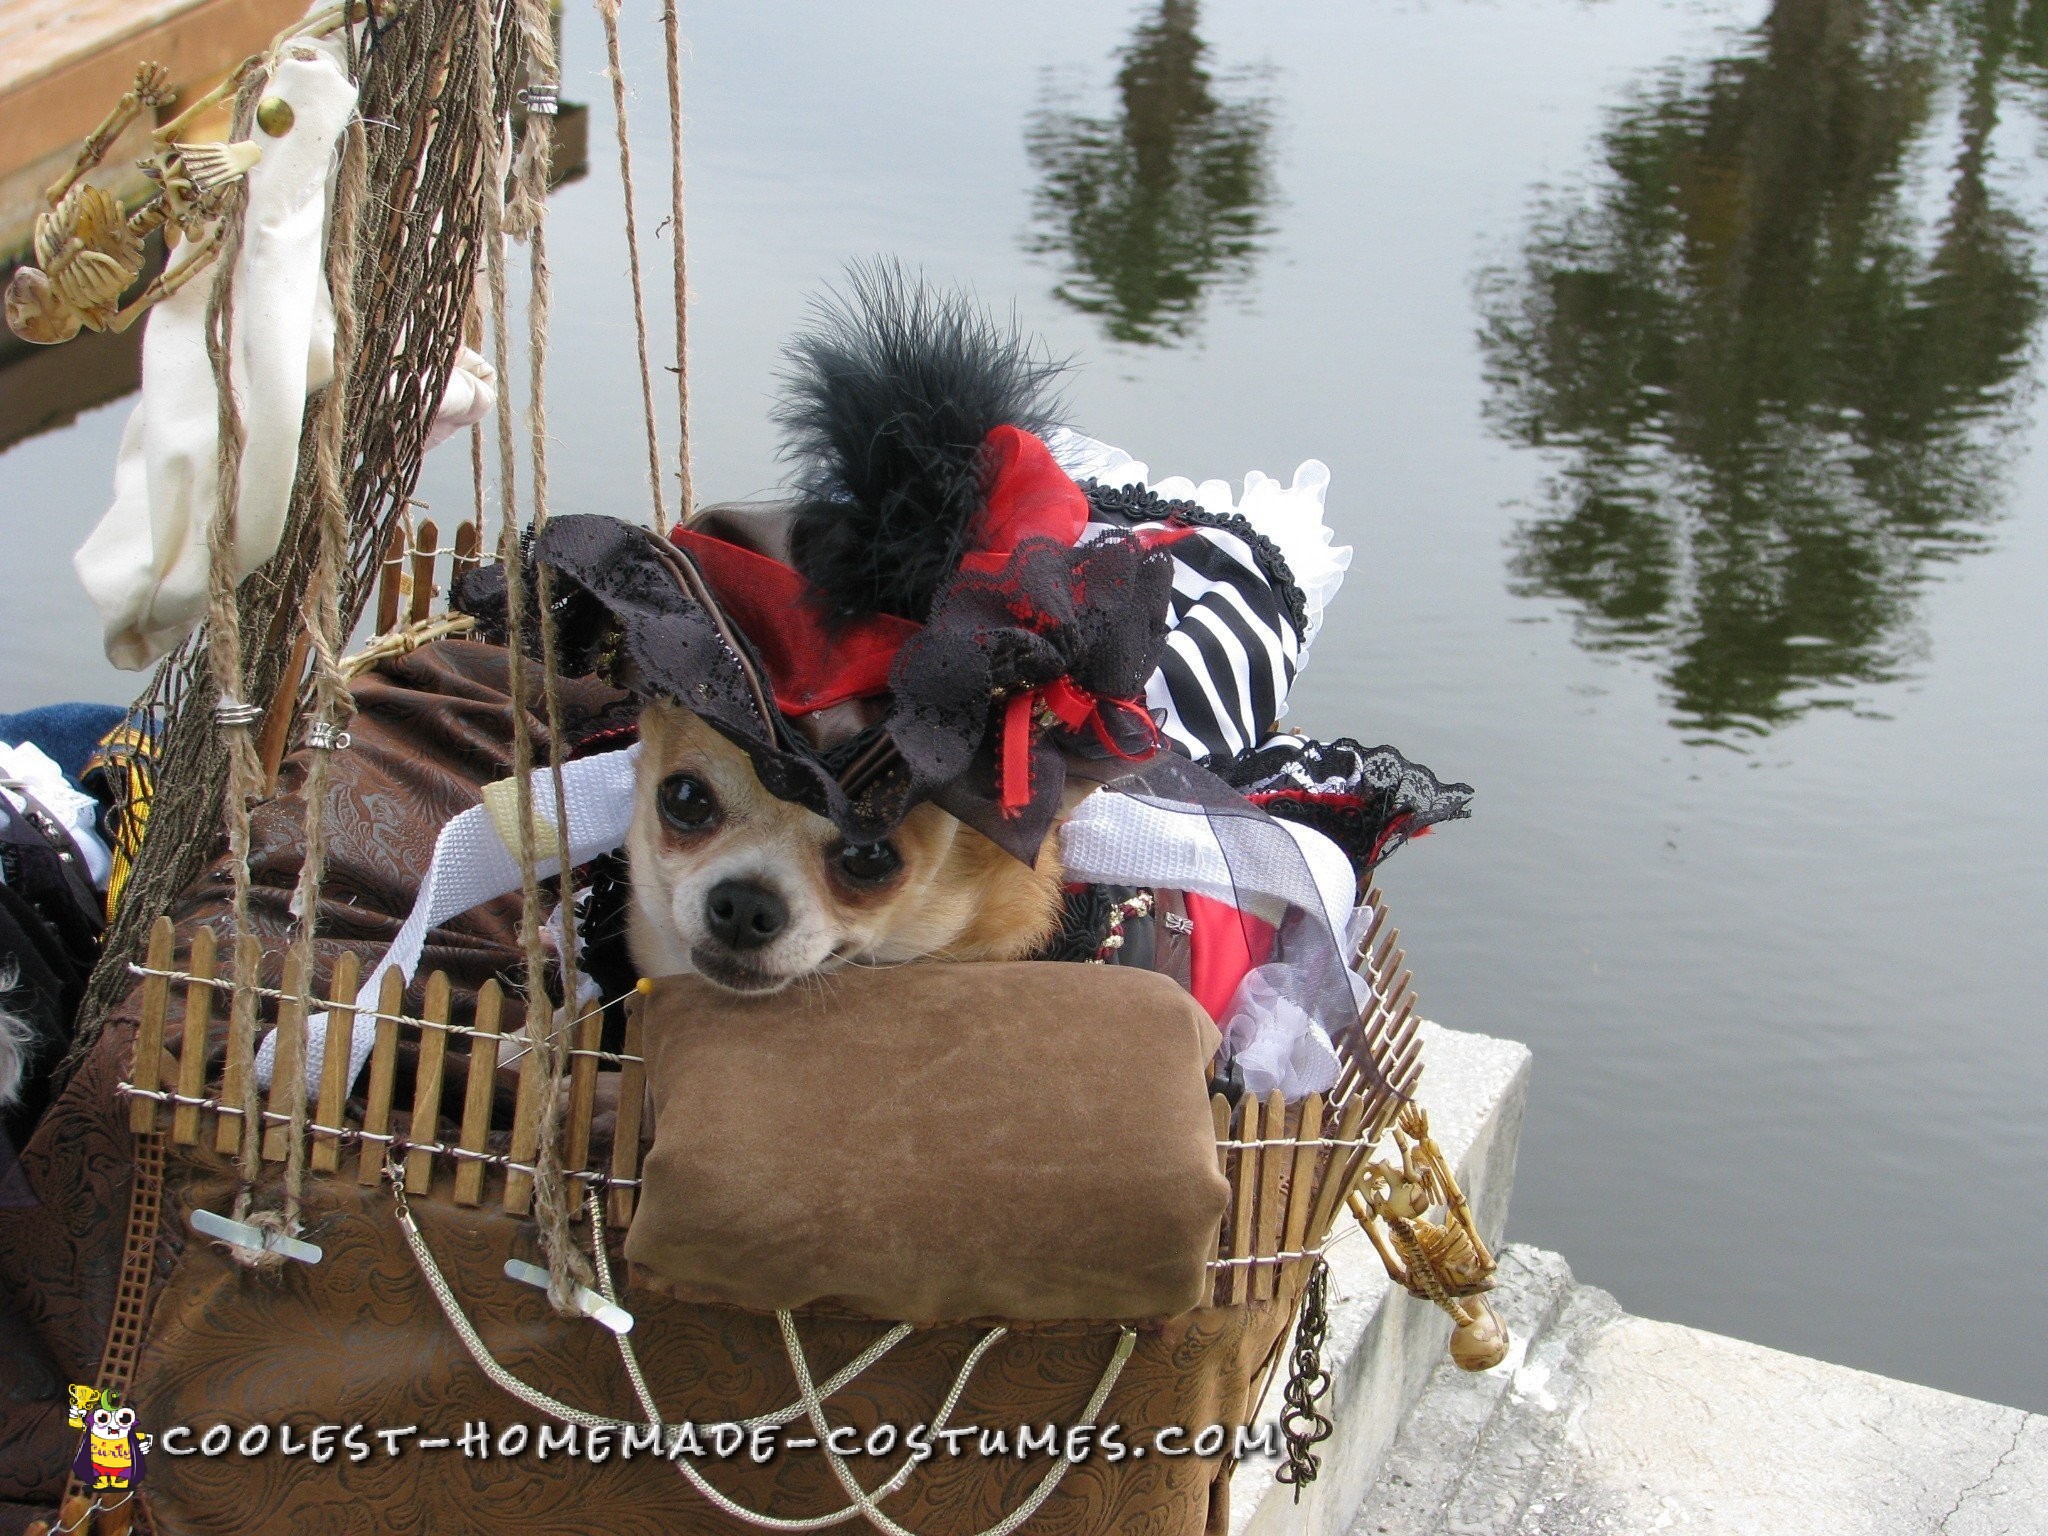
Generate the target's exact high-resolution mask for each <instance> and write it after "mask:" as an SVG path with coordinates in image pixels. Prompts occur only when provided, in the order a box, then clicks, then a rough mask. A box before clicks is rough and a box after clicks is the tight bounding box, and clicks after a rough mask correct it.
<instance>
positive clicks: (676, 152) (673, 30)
mask: <svg viewBox="0 0 2048 1536" xmlns="http://www.w3.org/2000/svg"><path fill="white" fill-rule="evenodd" d="M679 3H680V0H664V3H663V5H662V8H661V25H662V32H663V34H664V37H665V40H666V42H667V44H668V48H667V53H668V158H669V216H668V217H669V230H668V233H669V250H670V252H671V253H672V255H673V257H674V267H675V279H676V419H677V421H678V423H679V424H680V427H681V432H682V440H681V442H680V443H679V444H678V445H677V448H676V459H677V462H678V478H679V480H680V485H679V487H678V490H677V497H676V500H677V506H676V521H677V522H679V523H687V522H688V521H689V520H690V514H691V513H692V512H694V511H696V509H697V494H696V484H695V481H694V480H693V478H692V476H691V472H690V302H689V299H690V295H689V286H690V285H689V266H688V263H687V261H686V260H685V259H684V258H685V255H686V253H687V250H688V247H687V246H686V245H685V244H684V241H683V32H682V19H681V17H679V16H678V15H677V14H676V7H677V5H678V4H679Z"/></svg>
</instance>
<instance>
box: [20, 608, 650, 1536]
mask: <svg viewBox="0 0 2048 1536" xmlns="http://www.w3.org/2000/svg"><path fill="white" fill-rule="evenodd" d="M354 691H355V696H356V706H357V710H358V713H357V714H356V715H355V717H354V718H353V719H352V720H351V721H350V722H349V732H350V735H351V737H352V738H353V745H352V746H351V747H350V749H349V750H348V751H346V752H342V753H339V754H337V756H336V758H335V761H334V764H333V772H332V774H331V776H330V778H329V781H328V782H329V785H330V788H331V793H330V796H329V800H328V818H327V826H328V838H329V846H328V863H327V878H326V882H325V886H324V892H323V897H322V901H321V906H320V922H319V934H320V937H319V944H318V949H319V966H318V981H319V984H320V985H323V986H324V985H325V983H326V979H327V976H328V974H329V970H330V968H331V966H332V964H333V962H334V961H335V959H336V958H338V956H339V955H340V953H341V951H342V950H343V949H344V948H348V949H353V950H355V951H356V952H357V954H359V955H360V956H362V957H363V958H364V960H366V961H367V960H369V959H371V958H373V957H374V956H376V955H379V954H381V953H382V952H383V949H384V947H385V946H386V945H387V944H388V943H389V942H390V940H391V938H392V936H393V935H394V934H396V932H397V930H398V927H399V925H400V923H402V922H403V921H404V917H405V914H406V912H407V911H408V910H410V908H411V906H412V900H413V893H414V892H415V891H416V890H417V889H418V887H419V882H420V879H421V877H422V876H423V875H424V874H425V872H426V868H427V864H428V861H429V859H430V858H431V857H432V854H433V847H434V838H435V836H436V834H437V833H438V831H439V829H440V826H441V824H442V822H443V821H445V820H446V819H447V818H448V817H449V816H452V815H454V814H455V813H456V812H457V811H460V810H463V809H466V808H467V807H469V806H471V805H474V804H476V803H477V802H478V800H479V798H480V796H479V789H480V787H481V786H482V785H483V784H485V783H488V782H490V781H491V780H494V779H500V778H503V777H505V776H506V775H507V774H509V773H510V772H511V748H510V743H511V736H512V712H511V710H512V703H511V697H510V695H509V693H508V691H507V678H506V666H505V653H504V651H503V650H501V649H499V648H498V647H495V646H488V645H476V644H471V643H469V642H466V641H445V642H442V643H440V644H438V645H433V646H429V647H427V648H425V649H423V650H421V651H418V652H416V653H415V654H413V655H411V656H407V657H403V658H400V659H398V660H395V661H391V662H387V663H385V664H384V665H383V666H381V667H380V668H379V669H378V670H377V671H375V672H372V673H370V674H368V675H366V676H365V677H363V678H361V679H359V680H358V681H357V683H356V684H355V689H354ZM563 702H564V704H565V706H566V716H567V718H566V719H565V721H564V728H565V730H567V731H569V732H571V733H573V734H575V735H578V736H580V735H582V734H584V733H585V732H588V731H590V730H593V729H597V728H600V727H603V726H607V725H610V724H612V723H614V722H617V721H630V720H631V719H632V718H633V713H634V710H633V706H632V705H631V703H630V701H629V700H628V699H627V697H626V696H625V695H623V694H620V693H617V692H615V691H613V690H611V689H608V688H604V687H601V686H599V685H597V684H595V683H590V682H580V683H567V684H565V685H564V689H563ZM537 705H538V700H537V699H536V700H535V701H534V703H533V705H532V706H530V707H529V709H528V723H529V726H530V728H531V729H532V731H533V734H534V738H535V741H536V743H537V744H538V745H539V746H540V747H541V748H542V749H543V750H544V749H545V746H546V743H547V740H548V736H547V729H546V724H545V722H544V721H543V720H542V719H541V717H540V715H539V713H538V709H537ZM304 779H305V763H304V757H303V754H295V755H294V756H293V757H292V758H290V759H288V760H287V761H286V763H285V766H284V769H283V771H282V773H281V774H280V788H279V794H278V796H277V798H275V799H273V800H271V801H269V802H267V803H265V804H264V805H261V806H259V807H257V809H256V811H255V814H254V816H253V818H252V826H251V855H250V872H251V875H252V877H253V886H254V888H253V890H252V893H251V901H250V915H251V920H252V926H253V928H254V929H255V931H256V932H257V934H258V935H259V937H260V938H261V941H262V945H263V977H264V980H265V982H266V983H267V984H269V985H272V986H275V985H277V984H278V982H279V981H280V979H281V977H282V975H283V960H284V952H285V947H286V945H287V944H288V942H289V939H290V928H291V917H290V908H289V904H290V901H291V895H292V889H293V886H294V884H295V883H296V881H297V879H298V872H299V866H300V862H301V860H302V858H303V852H304V830H305V812H304V805H303V802H302V801H301V800H300V799H299V798H298V793H297V792H298V789H299V786H300V785H301V784H302V783H303V782H304ZM166 792H168V789H167V791H166ZM229 899H230V898H229V884H228V874H227V855H226V849H225V842H224V840H223V842H222V845H221V846H220V847H217V848H216V849H215V853H214V859H213V863H212V865H211V866H210V867H209V869H208V870H207V871H206V873H205V874H204V875H203V876H202V877H201V878H200V879H199V880H198V881H196V882H195V883H194V884H193V885H192V886H191V887H190V888H189V889H187V890H186V891H185V892H184V894H183V895H182V896H181V897H180V899H179V900H178V902H177V903H176V904H175V906H174V907H173V908H172V911H171V914H170V915H171V917H172V919H173V921H174V922H175V923H176V925H177V930H178V945H177V950H176V956H177V959H176V963H178V964H183V963H184V960H185V957H186V955H187V954H188V952H189V947H190V943H191V937H192V934H193V932H194V931H195V930H196V929H197V928H198V927H199V926H201V925H202V924H203V925H206V926H209V927H211V928H213V929H214V930H215V932H216V933H217V934H220V935H221V936H222V937H223V939H225V937H226V935H227V933H228V931H229V921H228V910H229ZM518 915H519V914H518V903H517V900H516V899H515V898H507V899H505V900H501V901H496V902H492V903H490V904H489V905H487V906H484V907H480V908H478V909H477V910H476V911H474V912H470V913H467V914H465V915H463V916H461V917H458V918H455V919H453V920H451V921H450V922H449V923H448V924H447V925H446V926H445V927H442V928H437V929H435V930H434V931H433V932H432V933H431V934H430V935H429V936H428V940H427V947H426V953H425V958H424V960H423V963H422V966H421V974H422V975H423V976H424V975H425V974H426V972H427V971H428V970H430V969H437V968H438V969H441V970H445V971H447V972H448V973H449V975H450V978H451V979H452V980H453V982H454V984H455V989H454V991H455V1004H456V1010H455V1011H456V1019H457V1021H458V1022H465V1021H466V1020H467V1019H468V1017H469V1016H470V1015H471V1013H472V1011H473V1007H474V999H475V991H476V988H478V987H480V986H482V985H483V983H484V982H485V981H486V980H488V979H490V978H491V977H493V976H496V977H499V978H501V979H505V980H508V981H509V980H513V979H515V978H516V977H517V976H518V975H519V973H520V970H521V962H520V957H519V947H518V934H517V925H518ZM225 947H226V946H225V944H224V945H223V948H224V949H225ZM224 968H225V966H224ZM421 1001H422V999H421V996H420V992H419V989H418V988H415V989H414V991H413V993H412V994H411V996H410V997H409V999H408V1005H409V1006H410V1007H413V1008H417V1007H419V1006H420V1004H421ZM139 1006H140V1005H139V989H138V991H137V992H136V993H131V995H130V996H129V998H128V999H127V1001H126V1002H125V1003H123V1004H122V1005H121V1006H120V1007H118V1008H116V1009H115V1010H114V1012H113V1014H112V1015H111V1017H110V1018H109V1021H108V1024H107V1028H106V1031H105V1033H104V1035H103V1037H102V1039H101V1041H100V1042H99V1045H98V1046H97V1047H96V1048H95V1050H94V1051H93V1053H92V1054H91V1055H90V1056H89V1057H88V1058H87V1061H86V1063H85V1064H84V1065H83V1066H82V1067H81V1068H80V1070H79V1072H78V1073H77V1074H76V1076H75V1077H74V1079H73V1081H72V1082H71V1083H70V1084H69V1085H67V1087H66V1090H65V1092H64V1093H63V1094H62V1095H61V1096H60V1097H59V1099H58V1100H57V1102H56V1103H54V1104H53V1105H51V1107H50V1108H49V1110H48V1111H47V1112H46V1113H45V1114H44V1115H43V1118H42V1120H41V1122H40V1123H39V1124H38V1125H37V1127H36V1129H35V1131H34V1133H33V1135H32V1136H31V1137H30V1138H29V1140H28V1141H27V1143H26V1144H24V1145H23V1146H22V1147H21V1149H20V1160H19V1173H18V1175H17V1176H16V1177H17V1178H18V1180H19V1185H17V1182H16V1178H10V1180H9V1181H8V1183H7V1185H5V1186H0V1533H4V1532H8V1531H11V1530H15V1529H18V1528H19V1527H20V1526H21V1525H22V1524H24V1523H26V1522H27V1521H28V1520H29V1519H31V1518H37V1517H39V1516H41V1515H46V1514H47V1513H48V1512H49V1507H50V1506H53V1505H54V1503H55V1501H56V1498H57V1496H58V1494H59V1492H60V1491H61V1489H62V1487H63V1480H64V1474H65V1472H66V1471H67V1470H68V1469H69V1466H70V1461H71V1456H72V1453H73V1451H75V1450H76V1448H77V1441H78V1436H77V1432H76V1431H75V1430H72V1429H71V1428H70V1427H69V1426H68V1425H67V1424H66V1422H65V1409H64V1388H65V1385H66V1384H67V1383H69V1382H74V1381H78V1382H86V1381H91V1380H93V1379H94V1378H95V1376H96V1375H97V1373H98V1367H99V1358H100V1351H101V1349H102V1347H103V1345H104V1343H105V1340H106V1332H107V1322H108V1318H109V1316H110V1314H111V1312H112V1308H113V1297H114V1288H115V1284H116V1281H117V1279H118V1275H119V1271H120V1263H121V1240H122V1229H123V1224H124V1223H125V1221H126V1219H127V1211H128V1190H129V1179H130V1156H131V1149H132V1144H131V1142H130V1141H129V1137H128V1130H127V1118H126V1113H125V1109H124V1108H123V1103H122V1101H120V1100H119V1099H118V1098H117V1097H116V1096H115V1094H114V1091H113V1090H114V1084H115V1083H117V1082H119V1081H120V1080H121V1078H122V1077H123V1076H124V1075H125V1073H126V1070H127V1067H128V1059H129V1056H130V1054H131V1053H132V1051H133V1049H134V1024H135V1019H136V1017H137V1015H138V1012H139ZM176 1012H177V1010H175V1009H174V1010H173V1020H172V1024H171V1027H170V1028H169V1029H168V1031H167V1035H168V1039H167V1041H166V1044H167V1045H168V1046H169V1047H170V1049H171V1050H172V1051H173V1052H175V1051H176V1049H177V1048H178V1043H179V1038H180V1031H179V1029H178V1027H177V1021H176ZM224 1012H225V1010H223V1009H216V1010H215V1011H214V1027H213V1030H212V1034H213V1040H212V1045H211V1050H212V1053H213V1060H214V1062H215V1064H216V1066H217V1064H218V1059H219V1053H220V1051H221V1050H222V1048H223V1041H224V1036H225V1031H226V1025H225V1023H224V1021H223V1019H222V1014H223V1013H224ZM262 1012H263V1016H264V1017H265V1018H266V1019H268V1018H270V1017H271V1016H272V1013H273V1010H272V1009H271V1008H270V1006H269V1005H268V1004H265V1005H263V1008H262ZM507 1015H508V1016H507V1019H506V1027H507V1028H508V1029H509V1028H511V1027H513V1026H514V1025H516V1024H517V1023H518V1022H519V1020H520V1010H519V1007H518V1003H517V1001H516V998H515V999H513V1000H512V1001H511V1003H510V1006H509V1007H508V1009H507ZM403 1076H404V1077H405V1078H406V1079H409V1077H410V1070H409V1063H406V1064H403ZM463 1076H464V1074H463V1072H462V1056H461V1053H459V1052H458V1053H452V1054H451V1056H450V1058H449V1070H448V1078H447V1082H446V1086H445V1088H444V1093H443V1099H442V1103H443V1105H444V1106H445V1107H446V1108H447V1110H448V1111H449V1113H451V1114H454V1113H459V1106H460V1104H461V1102H462V1092H463V1088H462V1083H463ZM409 1092H410V1090H409V1088H408V1087H407V1085H406V1082H404V1081H402V1082H401V1084H400V1093H401V1095H408V1094H409ZM400 1102H406V1098H404V1097H401V1099H400ZM23 1187H25V1190H26V1203H24V1196H23V1193H22V1188H23ZM182 1231H183V1228H182V1226H179V1227H177V1228H175V1229H174V1233H173V1236H172V1239H171V1240H172V1241H173V1242H174V1243H176V1242H180V1241H181V1239H179V1238H177V1237H176V1236H175V1233H176V1232H182ZM169 1263H170V1250H169V1249H167V1250H166V1251H165V1253H164V1256H163V1267H164V1269H165V1270H166V1271H167V1270H168V1267H169Z"/></svg>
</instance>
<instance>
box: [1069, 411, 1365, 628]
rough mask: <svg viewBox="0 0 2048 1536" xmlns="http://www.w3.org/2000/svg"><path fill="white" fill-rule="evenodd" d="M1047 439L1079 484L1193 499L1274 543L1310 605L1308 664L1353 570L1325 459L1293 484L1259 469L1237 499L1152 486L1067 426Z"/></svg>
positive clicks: (1140, 471) (1136, 466)
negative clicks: (1334, 520)
mask: <svg viewBox="0 0 2048 1536" xmlns="http://www.w3.org/2000/svg"><path fill="white" fill-rule="evenodd" d="M1045 441H1046V446H1047V447H1048V448H1050V449H1051V450H1052V456H1053V457H1054V458H1055V459H1057V460H1058V461H1059V464H1060V467H1061V468H1062V469H1064V470H1065V471H1066V472H1067V473H1068V474H1070V475H1072V476H1073V477H1074V478H1075V479H1076V480H1095V481H1099V482H1101V483H1102V484H1104V485H1142V486H1145V487H1146V488H1147V489H1148V490H1151V491H1153V492H1155V493H1157V494H1158V495H1160V496H1163V497H1165V498H1166V499H1167V500H1169V501H1192V502H1194V503H1195V504H1196V505H1197V506H1199V507H1201V508H1202V510H1203V511H1205V512H1214V513H1219V514H1223V513H1231V512H1235V513H1236V514H1237V515H1238V516H1240V517H1242V518H1243V519H1244V520H1245V521H1246V522H1248V523H1250V524H1251V525H1252V527H1253V528H1254V529H1255V530H1256V531H1257V532H1259V533H1261V534H1263V535H1264V536H1265V537H1267V538H1269V539H1271V540H1272V541H1273V543H1274V545H1275V546H1276V547H1277V548H1278V549H1279V551H1280V554H1281V558H1283V559H1284V560H1286V562H1287V568H1288V570H1289V571H1291V572H1292V573H1293V575H1294V581H1295V584H1296V585H1297V586H1299V587H1300V588H1301V595H1302V598H1303V599H1304V602H1305V604H1306V607H1307V611H1308V634H1307V635H1306V636H1304V637H1303V640H1302V647H1301V662H1300V665H1301V666H1306V665H1307V664H1308V648H1309V645H1310V644H1311V643H1313V641H1314V640H1315V637H1316V635H1317V634H1318V633H1319V632H1320V631H1321V629H1322V627H1323V610H1324V609H1325V608H1327V607H1328V606H1329V605H1330V603H1331V602H1332V601H1333V600H1334V599H1335V598H1336V596H1337V589H1338V588H1339V587H1341V586H1342V585H1343V584H1344V573H1345V572H1346V571H1347V570H1349V569H1350V568H1351V552H1352V551H1351V546H1350V545H1349V544H1339V543H1337V542H1336V534H1335V533H1334V532H1333V531H1332V530H1331V529H1330V528H1329V526H1328V525H1327V524H1325V523H1324V521H1323V516H1324V510H1323V501H1324V497H1325V496H1326V495H1327V494H1328V492H1329V489H1330V470H1329V466H1328V465H1326V464H1324V463H1323V461H1322V460H1320V459H1308V460H1306V461H1304V462H1303V463H1302V464H1301V465H1300V466H1299V467H1298V468H1297V469H1296V470H1295V471H1294V483H1293V484H1291V485H1282V484H1281V483H1280V482H1279V481H1278V480H1275V479H1274V478H1273V477H1272V476H1270V475H1267V474H1263V473H1261V472H1260V471H1258V470H1256V469H1255V470H1253V471H1252V472H1251V473H1250V474H1248V475H1246V476H1245V477H1244V494H1243V495H1242V496H1239V497H1236V498H1233V497H1232V495H1231V491H1230V482H1229V481H1227V480H1204V481H1203V482H1202V483H1201V484H1200V485H1197V484H1195V482H1194V481H1192V480H1190V479H1188V478H1187V477H1186V476H1185V475H1174V476H1171V477H1169V478H1167V479H1164V480H1154V479H1152V478H1151V470H1150V468H1149V467H1148V466H1147V465H1146V464H1145V463H1144V462H1143V461H1142V460H1139V459H1134V458H1132V457H1131V456H1130V455H1129V454H1128V453H1126V452H1124V450H1123V449H1121V448H1115V447H1112V446H1110V445H1109V444H1108V443H1104V442H1098V441H1097V440H1096V439H1094V438H1092V437H1083V436H1082V435H1081V434H1080V433H1078V432H1075V431H1071V430H1070V429H1068V428H1066V427H1060V428H1057V429H1056V430H1054V431H1053V432H1051V433H1049V434H1047V436H1046V440H1045Z"/></svg>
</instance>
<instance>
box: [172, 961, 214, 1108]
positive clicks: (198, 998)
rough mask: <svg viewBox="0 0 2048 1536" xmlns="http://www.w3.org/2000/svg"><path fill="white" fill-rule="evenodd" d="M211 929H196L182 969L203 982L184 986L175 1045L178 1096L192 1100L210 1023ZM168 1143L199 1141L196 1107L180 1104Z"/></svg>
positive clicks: (199, 1086)
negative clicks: (179, 1036) (178, 1037)
mask: <svg viewBox="0 0 2048 1536" xmlns="http://www.w3.org/2000/svg"><path fill="white" fill-rule="evenodd" d="M219 942H220V941H219V940H218V939H216V938H214V936H213V930H212V929H211V928H200V929H196V930H195V931H194V932H193V934H192V951H191V953H190V954H189V955H187V956H186V957H185V969H186V970H187V971H189V972H191V973H192V975H193V976H195V977H197V976H204V977H206V978H207V980H206V981H203V982H202V981H188V982H186V983H185V1025H184V1029H185V1036H184V1038H183V1039H182V1040H180V1041H179V1042H178V1097H179V1098H181V1099H196V1098H199V1097H200V1096H201V1095H202V1094H204V1093H205V1092H206V1036H207V1033H208V1031H209V1029H210V1028H211V1025H212V1022H213V987H212V985H211V981H212V978H213V965H214V952H215V949H216V947H217V946H218V944H219ZM171 1140H172V1141H174V1142H176V1143H177V1144H178V1145H179V1146H181V1147H189V1146H191V1145H193V1144H194V1143H195V1142H197V1141H198V1140H199V1106H198V1105H197V1104H180V1105H179V1106H178V1107H177V1110H176V1112H175V1113H174V1114H173V1115H172V1116H171Z"/></svg>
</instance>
